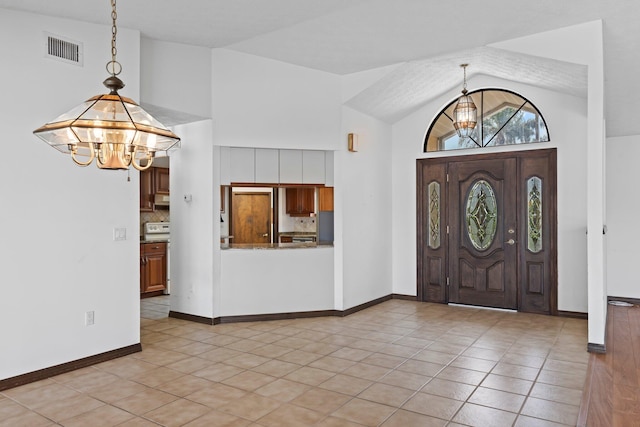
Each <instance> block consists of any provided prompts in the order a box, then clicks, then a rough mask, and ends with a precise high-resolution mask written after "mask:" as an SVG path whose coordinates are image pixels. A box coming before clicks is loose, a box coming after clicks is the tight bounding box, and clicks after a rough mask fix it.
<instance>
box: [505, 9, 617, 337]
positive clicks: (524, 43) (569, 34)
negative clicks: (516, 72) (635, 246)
mask: <svg viewBox="0 0 640 427" xmlns="http://www.w3.org/2000/svg"><path fill="white" fill-rule="evenodd" d="M493 46H494V47H498V48H502V49H508V50H514V51H517V52H522V53H526V54H529V55H538V56H542V57H546V58H553V59H557V60H560V61H570V62H574V63H577V64H584V65H587V69H588V82H587V91H588V99H587V123H586V128H587V137H586V143H587V146H586V152H587V158H586V163H587V169H588V171H589V173H588V175H587V181H586V185H587V187H588V188H589V192H588V195H587V212H588V214H587V229H588V231H589V233H588V235H587V259H588V262H587V276H588V284H587V286H588V291H589V292H588V306H589V343H590V344H596V345H601V346H604V338H605V326H606V319H607V283H606V265H605V256H604V255H605V238H606V236H604V235H603V233H602V230H603V227H604V224H605V222H604V221H605V215H604V214H605V174H604V163H605V155H606V152H605V149H604V139H605V128H604V66H603V63H604V52H603V34H602V21H593V22H587V23H584V24H579V25H574V26H571V27H566V28H560V29H558V30H553V31H547V32H544V33H539V34H534V35H531V36H526V37H522V38H519V39H514V40H508V41H505V42H501V43H497V44H495V45H493Z"/></svg>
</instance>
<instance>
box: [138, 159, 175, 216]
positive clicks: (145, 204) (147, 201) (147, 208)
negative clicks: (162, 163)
mask: <svg viewBox="0 0 640 427" xmlns="http://www.w3.org/2000/svg"><path fill="white" fill-rule="evenodd" d="M156 196H157V197H156ZM160 199H162V200H160ZM168 199H169V168H156V167H152V168H149V169H147V170H144V171H140V212H153V211H155V210H156V209H157V208H162V209H168V207H169V206H168V205H169V202H168Z"/></svg>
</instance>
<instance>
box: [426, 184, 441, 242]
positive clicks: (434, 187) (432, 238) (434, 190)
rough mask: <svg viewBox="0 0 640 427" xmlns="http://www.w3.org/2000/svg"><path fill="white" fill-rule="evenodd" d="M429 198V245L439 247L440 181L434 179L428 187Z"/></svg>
mask: <svg viewBox="0 0 640 427" xmlns="http://www.w3.org/2000/svg"><path fill="white" fill-rule="evenodd" d="M427 192H428V195H429V197H428V200H429V220H428V225H427V227H428V233H429V243H428V244H429V247H430V248H432V249H438V248H439V247H440V183H438V182H436V181H432V182H431V183H429V186H428V187H427Z"/></svg>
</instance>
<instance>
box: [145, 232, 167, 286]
mask: <svg viewBox="0 0 640 427" xmlns="http://www.w3.org/2000/svg"><path fill="white" fill-rule="evenodd" d="M170 237H171V226H170V223H168V222H145V223H144V227H143V236H142V238H143V239H144V241H146V242H167V288H166V291H165V293H166V294H170V293H171V270H170V268H169V267H170V266H171V255H170V254H171V250H170V248H171V243H170Z"/></svg>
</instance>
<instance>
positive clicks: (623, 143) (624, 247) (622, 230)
mask: <svg viewBox="0 0 640 427" xmlns="http://www.w3.org/2000/svg"><path fill="white" fill-rule="evenodd" d="M606 147H607V164H606V171H607V175H606V177H607V187H606V194H607V206H606V208H607V212H606V217H607V256H606V259H607V287H608V295H609V296H614V297H625V298H635V299H640V286H638V274H637V273H636V270H635V265H636V263H637V262H638V260H639V259H640V248H639V247H638V243H637V242H638V240H639V239H640V232H639V231H638V212H640V198H638V197H636V196H635V195H634V194H633V193H631V192H630V191H629V189H630V188H632V187H633V186H634V184H635V182H636V181H637V179H638V178H637V167H638V158H639V157H640V135H633V136H625V137H618V138H608V139H607V142H606Z"/></svg>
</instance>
